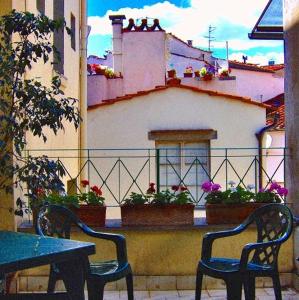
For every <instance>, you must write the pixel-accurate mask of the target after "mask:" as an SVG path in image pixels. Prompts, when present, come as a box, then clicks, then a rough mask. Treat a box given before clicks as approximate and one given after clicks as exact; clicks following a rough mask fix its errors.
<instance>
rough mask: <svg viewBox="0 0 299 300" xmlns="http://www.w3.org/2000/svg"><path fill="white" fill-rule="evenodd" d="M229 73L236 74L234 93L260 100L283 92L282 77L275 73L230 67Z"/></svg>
mask: <svg viewBox="0 0 299 300" xmlns="http://www.w3.org/2000/svg"><path fill="white" fill-rule="evenodd" d="M231 70H232V72H231V75H232V76H236V84H237V89H236V93H237V94H238V95H241V96H247V97H250V98H252V99H255V100H257V101H258V102H261V95H262V101H263V102H264V101H266V100H269V99H271V98H273V97H275V96H277V95H278V94H281V93H283V92H284V79H283V77H280V76H277V75H276V74H275V73H266V72H256V71H248V70H239V69H234V68H232V69H231Z"/></svg>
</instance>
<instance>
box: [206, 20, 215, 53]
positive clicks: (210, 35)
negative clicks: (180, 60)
mask: <svg viewBox="0 0 299 300" xmlns="http://www.w3.org/2000/svg"><path fill="white" fill-rule="evenodd" d="M215 29H216V27H213V26H212V25H209V32H208V35H205V36H204V37H205V38H206V39H208V45H209V47H208V48H209V51H211V48H212V47H213V46H212V45H211V44H212V41H215V37H214V36H212V32H213V31H215Z"/></svg>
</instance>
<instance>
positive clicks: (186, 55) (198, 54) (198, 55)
mask: <svg viewBox="0 0 299 300" xmlns="http://www.w3.org/2000/svg"><path fill="white" fill-rule="evenodd" d="M166 47H167V51H168V54H167V70H170V69H175V70H176V73H177V76H178V77H183V73H184V71H185V69H186V67H188V66H191V67H192V68H193V71H195V70H197V69H199V70H200V69H201V68H202V67H204V66H205V62H204V61H200V59H203V58H204V60H206V61H208V62H210V63H211V53H209V52H206V51H202V50H200V49H196V48H194V47H190V46H188V45H187V44H186V43H184V42H182V41H180V40H178V39H176V38H174V37H173V36H171V35H169V34H168V35H167V42H166ZM175 54H179V55H175ZM203 55H204V56H203Z"/></svg>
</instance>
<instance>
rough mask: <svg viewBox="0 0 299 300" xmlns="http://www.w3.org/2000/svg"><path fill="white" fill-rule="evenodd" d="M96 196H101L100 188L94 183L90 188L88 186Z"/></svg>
mask: <svg viewBox="0 0 299 300" xmlns="http://www.w3.org/2000/svg"><path fill="white" fill-rule="evenodd" d="M90 189H91V190H92V191H93V192H94V193H95V194H96V195H97V196H102V194H103V193H102V191H101V189H100V188H99V187H98V186H96V185H94V186H92V187H91V188H90Z"/></svg>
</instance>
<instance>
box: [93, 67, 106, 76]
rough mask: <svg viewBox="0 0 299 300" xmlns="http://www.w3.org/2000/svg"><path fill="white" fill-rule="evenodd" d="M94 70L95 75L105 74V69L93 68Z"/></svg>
mask: <svg viewBox="0 0 299 300" xmlns="http://www.w3.org/2000/svg"><path fill="white" fill-rule="evenodd" d="M94 71H95V73H96V74H97V75H105V69H101V68H95V70H94Z"/></svg>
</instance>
